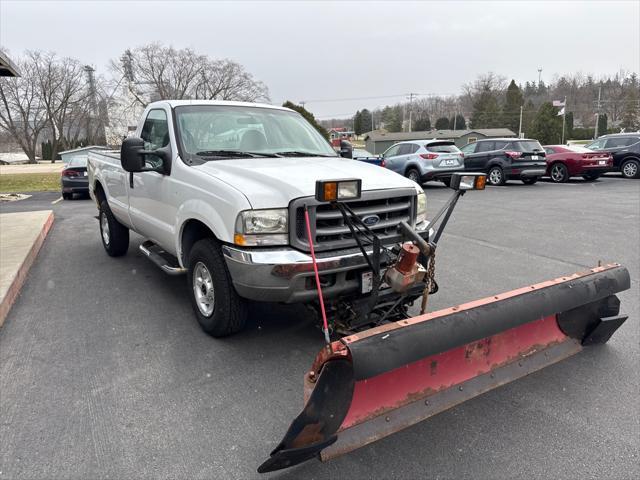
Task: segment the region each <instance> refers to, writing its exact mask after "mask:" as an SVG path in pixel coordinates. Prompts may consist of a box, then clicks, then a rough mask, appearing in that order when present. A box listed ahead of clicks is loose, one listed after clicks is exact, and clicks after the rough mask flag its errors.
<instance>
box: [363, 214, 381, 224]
mask: <svg viewBox="0 0 640 480" xmlns="http://www.w3.org/2000/svg"><path fill="white" fill-rule="evenodd" d="M379 221H380V217H379V216H378V215H367V216H366V217H363V218H362V223H364V224H365V225H366V226H367V227H373V226H374V225H375V224H377V223H378V222H379Z"/></svg>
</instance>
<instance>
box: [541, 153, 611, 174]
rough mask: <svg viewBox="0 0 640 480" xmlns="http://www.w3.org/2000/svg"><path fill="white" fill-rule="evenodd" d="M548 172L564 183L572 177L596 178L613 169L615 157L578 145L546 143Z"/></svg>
mask: <svg viewBox="0 0 640 480" xmlns="http://www.w3.org/2000/svg"><path fill="white" fill-rule="evenodd" d="M543 148H544V151H545V152H546V154H547V157H546V158H547V174H546V176H548V177H551V181H553V182H556V183H563V182H566V181H568V180H569V178H571V177H582V178H584V179H585V180H595V179H596V178H598V177H600V176H601V175H602V174H603V173H605V172H608V171H610V170H612V169H613V157H612V156H611V154H609V153H606V152H594V151H593V150H589V149H588V148H584V147H580V146H577V145H571V146H567V145H546V146H544V147H543Z"/></svg>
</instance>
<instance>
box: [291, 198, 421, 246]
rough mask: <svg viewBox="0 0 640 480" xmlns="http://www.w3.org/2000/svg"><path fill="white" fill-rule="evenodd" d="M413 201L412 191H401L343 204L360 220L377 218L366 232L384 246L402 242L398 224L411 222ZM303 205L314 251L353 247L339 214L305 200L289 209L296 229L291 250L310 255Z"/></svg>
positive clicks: (328, 206) (350, 235)
mask: <svg viewBox="0 0 640 480" xmlns="http://www.w3.org/2000/svg"><path fill="white" fill-rule="evenodd" d="M415 199H416V191H415V190H414V189H412V188H403V189H394V190H374V191H367V192H363V193H362V198H360V199H358V200H355V201H350V202H345V203H346V204H347V205H349V207H350V208H351V210H353V212H354V213H355V214H356V215H357V216H358V217H360V219H363V218H367V217H370V216H375V217H378V221H377V223H375V224H373V225H369V229H370V230H372V231H373V232H375V233H376V234H377V235H378V236H379V237H380V239H381V240H382V243H383V244H390V243H395V242H398V241H400V239H401V236H400V234H399V233H398V224H399V223H400V222H401V221H403V220H404V221H405V222H408V223H412V222H413V219H414V218H415ZM305 205H307V208H308V209H309V220H310V221H311V235H312V236H313V240H314V247H315V250H316V251H318V252H322V251H327V250H334V249H338V248H348V247H351V246H355V245H356V243H355V241H354V239H353V235H352V234H351V231H350V230H349V227H348V226H347V225H346V224H345V223H344V219H343V218H342V214H341V213H340V210H338V209H337V208H335V207H334V206H332V205H331V204H327V203H318V202H317V201H316V199H315V198H313V197H307V198H299V199H296V200H294V201H293V202H291V205H290V207H289V215H290V216H289V218H291V219H295V224H294V225H295V228H291V233H290V236H291V239H290V240H291V245H292V246H294V247H295V248H299V249H301V250H305V251H309V242H308V241H307V232H306V226H305V221H304V206H305ZM375 217H374V218H375ZM292 223H293V222H292ZM294 225H292V227H294Z"/></svg>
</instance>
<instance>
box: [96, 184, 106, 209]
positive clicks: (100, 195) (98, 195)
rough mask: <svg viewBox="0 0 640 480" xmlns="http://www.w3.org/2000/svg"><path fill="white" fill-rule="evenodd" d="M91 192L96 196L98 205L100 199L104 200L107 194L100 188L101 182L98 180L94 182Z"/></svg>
mask: <svg viewBox="0 0 640 480" xmlns="http://www.w3.org/2000/svg"><path fill="white" fill-rule="evenodd" d="M93 192H94V195H95V197H96V201H97V202H98V206H99V205H100V203H101V202H102V200H106V198H107V195H106V194H105V193H104V188H102V184H101V183H100V182H96V185H95V186H94V187H93Z"/></svg>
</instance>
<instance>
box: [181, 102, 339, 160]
mask: <svg viewBox="0 0 640 480" xmlns="http://www.w3.org/2000/svg"><path fill="white" fill-rule="evenodd" d="M175 112H176V124H177V128H178V138H179V141H180V144H181V146H182V150H183V152H185V156H186V157H188V158H189V159H191V160H193V159H194V158H200V159H202V160H208V159H219V158H225V159H227V158H243V157H259V156H261V155H264V156H271V157H273V156H280V155H282V156H287V154H290V155H293V154H295V155H309V156H332V157H335V156H336V153H335V151H334V150H333V148H331V146H330V145H329V143H328V142H327V140H325V139H324V138H323V137H322V136H321V135H320V133H318V131H317V130H316V129H315V128H313V127H312V126H311V125H310V124H309V123H308V122H307V121H306V120H305V119H304V118H303V117H302V115H300V114H298V113H296V112H291V111H288V110H278V109H275V108H273V109H272V108H262V107H245V106H235V105H188V106H180V107H176V109H175ZM230 152H235V154H232V155H230V154H229V153H230ZM245 153H246V155H244V154H245Z"/></svg>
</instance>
